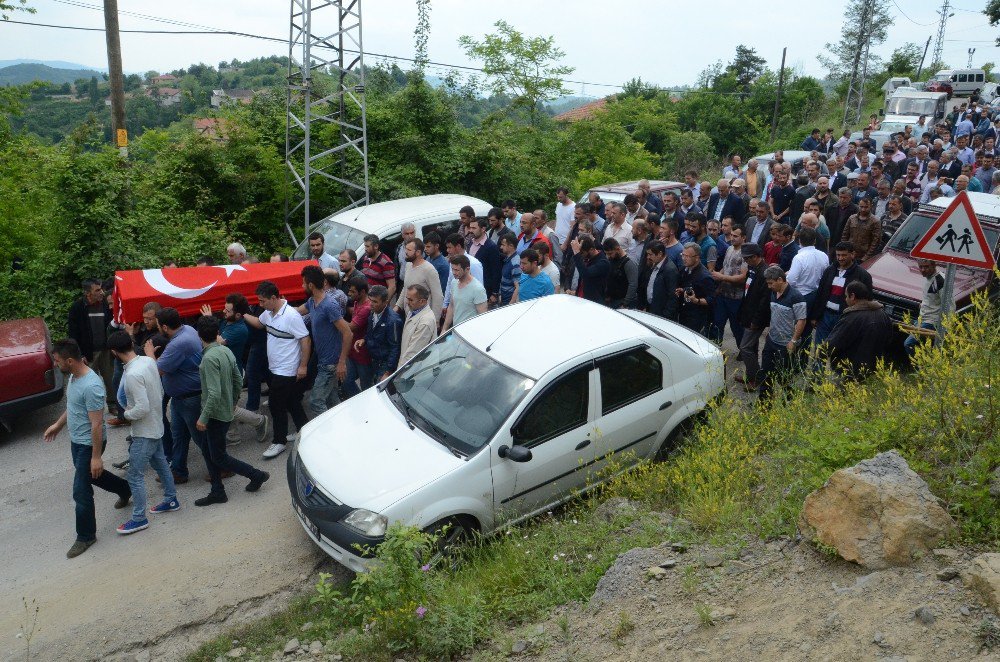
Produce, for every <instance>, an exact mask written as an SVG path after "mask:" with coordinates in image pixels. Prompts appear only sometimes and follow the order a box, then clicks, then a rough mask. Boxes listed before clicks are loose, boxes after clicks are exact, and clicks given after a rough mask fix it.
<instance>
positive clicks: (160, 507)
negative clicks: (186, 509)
mask: <svg viewBox="0 0 1000 662" xmlns="http://www.w3.org/2000/svg"><path fill="white" fill-rule="evenodd" d="M180 509H181V502H180V501H178V500H177V499H171V500H170V501H164V502H163V503H160V504H157V505H155V506H153V507H152V508H150V509H149V512H151V513H153V514H154V515H159V514H160V513H172V512H174V511H175V510H180Z"/></svg>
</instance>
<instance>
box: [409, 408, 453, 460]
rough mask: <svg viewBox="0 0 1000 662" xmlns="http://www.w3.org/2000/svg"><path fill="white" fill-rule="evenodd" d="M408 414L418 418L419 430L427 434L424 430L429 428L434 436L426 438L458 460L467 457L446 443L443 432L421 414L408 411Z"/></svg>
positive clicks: (445, 436)
mask: <svg viewBox="0 0 1000 662" xmlns="http://www.w3.org/2000/svg"><path fill="white" fill-rule="evenodd" d="M410 412H411V413H412V414H413V415H414V417H415V418H418V419H419V420H420V423H421V426H420V429H421V430H422V431H423V432H425V433H426V432H427V430H426V428H430V429H431V430H432V431H433V432H434V435H428V436H431V437H432V438H433V439H434V440H435V441H436V442H438V443H439V444H441V445H442V446H444V447H445V448H447V449H448V450H450V451H451V453H452V455H454V456H455V457H458V458H465V457H467V456H466V455H465V454H464V453H462V451H460V450H458V448H456V447H455V446H452V445H451V444H449V443H448V442H447V439H448V435H446V434H445V433H444V430H442V429H441V428H439V427H438V426H436V425H434V423H432V422H431V421H430V419H429V418H427V417H426V416H424V415H423V414H420V413H417V412H413V411H412V410H410Z"/></svg>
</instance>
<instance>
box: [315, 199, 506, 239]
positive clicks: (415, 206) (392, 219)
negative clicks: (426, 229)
mask: <svg viewBox="0 0 1000 662" xmlns="http://www.w3.org/2000/svg"><path fill="white" fill-rule="evenodd" d="M465 205H469V206H471V207H472V208H473V209H475V210H476V216H486V214H487V212H489V210H490V208H491V207H493V205H491V204H490V203H488V202H486V201H485V200H480V199H479V198H473V197H471V196H468V195H458V194H454V193H439V194H437V195H420V196H416V197H413V198H400V199H398V200H389V201H387V202H376V203H375V204H371V205H364V206H361V207H354V208H353V209H347V210H345V211H342V212H339V213H337V214H333V215H331V216H328V217H326V218H324V219H323V221H320V223H322V222H324V221H329V220H332V221H336V222H337V223H343V224H345V225H350V226H352V227H355V228H358V229H359V230H362V231H364V232H371V233H377V232H378V231H379V230H381V229H382V228H384V227H385V226H387V225H390V224H392V223H399V222H402V221H407V220H411V219H417V218H425V217H427V216H436V215H439V214H449V213H452V214H455V217H456V218H457V217H458V210H459V209H461V208H462V207H464V206H465Z"/></svg>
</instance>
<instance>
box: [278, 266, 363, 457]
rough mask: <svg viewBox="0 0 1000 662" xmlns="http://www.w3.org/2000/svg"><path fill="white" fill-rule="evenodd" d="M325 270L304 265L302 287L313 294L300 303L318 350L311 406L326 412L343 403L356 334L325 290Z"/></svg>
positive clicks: (318, 412) (317, 410)
mask: <svg viewBox="0 0 1000 662" xmlns="http://www.w3.org/2000/svg"><path fill="white" fill-rule="evenodd" d="M325 282H326V281H325V277H324V275H323V270H322V269H320V268H319V267H317V266H313V265H309V266H306V267H303V268H302V289H303V290H304V291H305V293H306V295H307V296H308V297H309V298H308V299H306V302H305V304H303V305H301V306H299V308H298V311H299V313H300V314H302V315H309V322H310V325H311V328H312V344H313V350H314V351H315V352H316V380H315V381H314V382H313V387H312V391H310V393H309V409H310V410H311V411H312V413H313V414H317V415H318V414H322V413H323V412H325V411H326V410H327V409H329V408H330V407H331V406H334V405H338V404H340V398H339V397H338V395H337V388H338V386H339V385H340V384H341V383H342V382H344V381H345V380H346V379H347V355H348V353H349V352H350V349H351V342H352V340H353V335H352V334H351V327H350V325H349V324H348V323H347V322H346V321H345V320H344V310H343V308H341V306H340V304H339V303H337V302H336V301H335V300H334V298H333V297H332V296H328V295H327V294H326V292H325V290H324V286H325ZM275 442H277V439H275Z"/></svg>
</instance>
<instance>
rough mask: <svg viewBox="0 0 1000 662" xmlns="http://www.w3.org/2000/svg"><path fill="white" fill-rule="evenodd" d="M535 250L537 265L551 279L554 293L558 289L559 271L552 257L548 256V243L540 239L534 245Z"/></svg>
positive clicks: (557, 291) (557, 292)
mask: <svg viewBox="0 0 1000 662" xmlns="http://www.w3.org/2000/svg"><path fill="white" fill-rule="evenodd" d="M534 248H535V250H536V251H538V256H539V258H540V259H539V261H538V266H539V267H541V269H542V273H543V274H545V275H546V276H548V277H549V280H551V281H552V286H553V287H554V288H555V290H556V294H559V291H560V287H559V285H560V272H559V267H558V265H556V263H555V262H553V261H552V258H551V257H550V256H549V250H550V249H549V245H548V244H546V243H545V242H544V241H540V242H538V243H537V244H535V246H534Z"/></svg>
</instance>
